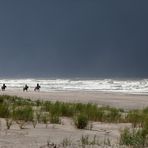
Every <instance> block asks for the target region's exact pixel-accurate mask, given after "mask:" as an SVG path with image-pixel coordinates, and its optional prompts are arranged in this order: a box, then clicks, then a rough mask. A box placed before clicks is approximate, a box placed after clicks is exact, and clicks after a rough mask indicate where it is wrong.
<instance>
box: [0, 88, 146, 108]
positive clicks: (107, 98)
mask: <svg viewBox="0 0 148 148" xmlns="http://www.w3.org/2000/svg"><path fill="white" fill-rule="evenodd" d="M0 95H10V96H18V97H23V98H28V99H31V100H38V99H39V100H47V101H54V102H55V101H60V102H73V103H79V102H80V103H95V104H98V106H102V105H105V106H112V107H116V108H123V109H128V110H130V109H142V108H144V107H147V106H148V96H147V95H143V94H127V93H116V92H115V93H114V92H98V91H51V92H42V91H40V92H34V91H28V92H23V91H20V90H13V91H12V90H6V91H0Z"/></svg>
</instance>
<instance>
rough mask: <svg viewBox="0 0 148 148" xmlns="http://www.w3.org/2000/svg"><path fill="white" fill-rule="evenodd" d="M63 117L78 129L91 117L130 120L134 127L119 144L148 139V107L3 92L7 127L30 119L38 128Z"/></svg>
mask: <svg viewBox="0 0 148 148" xmlns="http://www.w3.org/2000/svg"><path fill="white" fill-rule="evenodd" d="M61 117H69V118H72V119H73V121H74V124H75V126H76V127H77V128H79V129H85V128H86V127H87V125H88V123H89V122H90V121H98V122H105V123H123V122H124V123H131V124H132V129H125V130H123V131H122V132H121V137H120V144H121V145H129V146H132V147H138V146H139V147H144V146H145V145H146V146H148V145H147V143H148V108H144V109H141V110H130V111H124V110H123V109H117V108H113V107H109V106H104V107H98V106H97V105H96V104H91V103H88V104H82V103H64V102H58V101H57V102H50V101H40V100H36V101H32V100H31V99H23V98H21V97H16V96H7V95H3V96H0V118H5V120H6V126H7V129H10V128H11V125H12V124H13V122H16V123H17V124H18V125H19V127H20V129H22V128H24V127H25V124H27V123H28V122H30V123H32V125H33V127H34V128H35V127H36V125H37V124H38V123H44V124H45V125H46V127H47V126H48V124H49V123H51V124H60V123H61Z"/></svg>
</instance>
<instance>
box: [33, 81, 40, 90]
mask: <svg viewBox="0 0 148 148" xmlns="http://www.w3.org/2000/svg"><path fill="white" fill-rule="evenodd" d="M40 88H41V86H40V85H39V84H38V83H37V85H36V87H35V88H34V91H40Z"/></svg>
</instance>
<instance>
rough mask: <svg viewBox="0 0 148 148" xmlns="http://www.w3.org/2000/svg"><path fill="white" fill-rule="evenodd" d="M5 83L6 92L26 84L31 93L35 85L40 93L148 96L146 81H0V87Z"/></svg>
mask: <svg viewBox="0 0 148 148" xmlns="http://www.w3.org/2000/svg"><path fill="white" fill-rule="evenodd" d="M3 83H5V84H6V85H7V90H16V89H18V90H22V88H23V86H24V85H25V84H27V85H28V86H29V90H30V91H33V89H34V87H35V86H36V84H37V83H39V84H40V85H41V91H46V92H49V91H68V90H70V91H77V90H78V91H79V90H83V91H107V92H122V93H134V94H148V79H141V80H116V79H95V80H94V79H93V80H81V79H0V85H2V84H3Z"/></svg>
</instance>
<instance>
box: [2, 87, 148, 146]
mask: <svg viewBox="0 0 148 148" xmlns="http://www.w3.org/2000/svg"><path fill="white" fill-rule="evenodd" d="M0 95H11V96H20V97H23V98H30V99H32V100H37V99H40V100H49V101H64V102H81V103H88V102H90V103H96V104H98V106H101V105H109V106H113V107H117V108H124V109H135V108H144V107H146V106H148V96H146V95H132V94H123V93H122V94H121V93H109V92H91V91H55V92H42V91H41V92H33V91H28V92H22V91H17V90H14V91H8V90H6V91H4V92H2V91H1V92H0ZM61 121H62V122H61V123H62V124H60V125H58V124H49V125H48V127H47V128H46V127H45V124H38V125H37V126H36V128H33V126H32V124H31V123H30V124H29V123H28V124H27V125H26V126H25V129H22V130H20V129H19V127H18V125H17V124H16V123H14V124H13V125H12V127H11V129H10V130H7V129H6V125H5V120H4V119H0V147H5V148H9V147H11V148H20V147H21V148H46V147H47V143H48V142H50V141H51V142H54V143H56V144H59V145H60V146H59V147H62V143H63V141H64V139H68V140H69V142H70V141H71V146H68V147H77V146H78V145H76V146H75V143H77V142H78V141H79V140H80V139H81V137H82V135H84V136H87V135H88V136H89V137H91V138H92V137H94V136H97V137H98V139H101V138H102V139H104V138H106V136H107V138H109V139H110V140H111V142H112V143H118V140H119V137H120V131H121V129H124V128H125V127H131V124H128V123H120V124H114V123H112V124H109V123H99V122H92V123H91V124H92V129H91V130H78V129H76V128H75V126H74V125H73V122H72V119H70V118H66V117H62V118H61ZM72 143H74V144H72ZM72 145H73V146H72ZM96 147H101V146H96ZM51 148H52V146H51Z"/></svg>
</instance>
